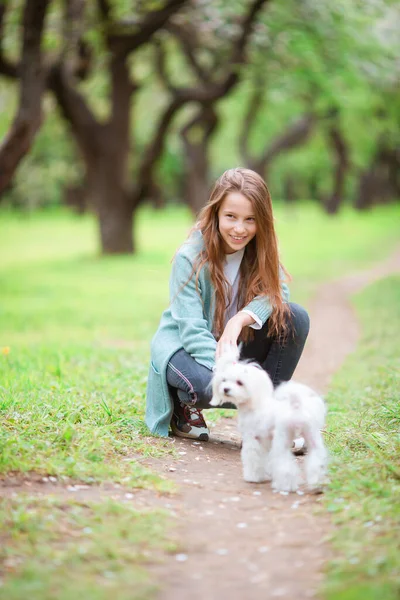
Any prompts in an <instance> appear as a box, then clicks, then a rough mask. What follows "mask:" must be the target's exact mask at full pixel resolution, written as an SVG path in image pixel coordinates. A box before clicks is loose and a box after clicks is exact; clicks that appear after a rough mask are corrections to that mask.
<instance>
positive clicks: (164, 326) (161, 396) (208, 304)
mask: <svg viewBox="0 0 400 600" xmlns="http://www.w3.org/2000/svg"><path fill="white" fill-rule="evenodd" d="M203 247H204V243H203V238H202V235H201V233H200V232H197V231H196V232H194V233H193V234H192V235H191V237H190V238H189V239H188V240H187V241H186V242H185V243H184V244H183V246H181V248H180V249H179V250H178V252H177V253H176V255H175V257H174V260H173V265H172V271H171V277H170V306H169V307H168V308H167V310H165V311H164V313H163V315H162V317H161V321H160V325H159V327H158V329H157V332H156V334H155V336H154V337H153V339H152V342H151V361H150V369H149V377H148V383H147V396H146V424H147V426H148V428H149V429H150V431H151V432H152V433H154V434H155V435H160V436H163V437H167V436H168V429H169V423H170V420H171V416H172V411H173V400H172V398H171V396H170V393H169V389H168V384H167V366H168V362H169V360H170V358H171V356H172V355H173V354H175V352H177V351H178V350H180V349H181V348H184V349H185V350H186V352H188V353H189V354H190V355H191V356H193V358H194V359H195V360H196V361H197V362H198V363H200V364H201V365H204V366H205V367H208V368H209V369H212V368H213V366H214V362H215V349H216V346H217V342H216V340H215V338H214V336H213V334H212V327H213V317H214V287H213V286H212V284H211V280H210V275H209V270H208V266H207V264H206V265H205V266H204V267H203V268H202V269H201V271H200V274H199V279H198V288H199V292H200V295H199V293H198V292H197V290H196V281H195V276H194V275H193V276H192V277H190V276H191V275H192V273H193V265H194V263H195V261H196V259H197V258H198V256H199V253H200V252H201V251H202V249H203ZM189 278H190V279H189ZM200 296H201V297H200ZM282 297H283V299H284V300H285V301H286V302H287V301H288V300H289V290H288V288H287V285H286V284H285V283H284V282H283V281H282ZM245 308H246V309H248V310H251V311H252V312H253V313H254V314H255V315H257V317H258V318H259V319H260V321H261V322H262V323H263V324H264V323H265V322H266V321H267V319H268V317H269V316H270V315H271V312H272V307H271V304H270V302H269V300H268V298H267V297H265V296H258V297H256V298H254V300H252V301H251V302H250V303H249V304H248V305H247V306H246V307H245Z"/></svg>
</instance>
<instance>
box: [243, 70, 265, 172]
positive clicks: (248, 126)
mask: <svg viewBox="0 0 400 600" xmlns="http://www.w3.org/2000/svg"><path fill="white" fill-rule="evenodd" d="M264 92H265V79H264V81H262V80H261V81H260V83H259V84H258V85H256V84H255V85H254V87H253V90H252V94H251V97H250V101H249V103H248V104H247V111H246V114H245V116H244V119H243V120H242V126H241V130H240V134H239V151H240V154H241V156H242V158H243V160H244V163H245V164H247V165H250V164H252V163H254V162H255V159H254V157H252V156H251V152H250V148H249V139H250V132H251V130H252V129H253V127H254V123H255V120H256V118H257V116H258V113H259V112H260V108H261V106H262V102H263V98H264Z"/></svg>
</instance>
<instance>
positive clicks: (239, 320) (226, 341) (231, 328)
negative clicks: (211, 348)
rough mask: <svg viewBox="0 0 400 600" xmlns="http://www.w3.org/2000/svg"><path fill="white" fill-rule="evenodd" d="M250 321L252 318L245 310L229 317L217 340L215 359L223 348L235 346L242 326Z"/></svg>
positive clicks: (251, 321) (221, 352)
mask: <svg viewBox="0 0 400 600" xmlns="http://www.w3.org/2000/svg"><path fill="white" fill-rule="evenodd" d="M252 323H254V319H253V318H252V317H251V316H250V315H249V314H247V313H245V312H238V313H237V314H236V315H235V316H234V317H232V318H231V319H229V321H228V322H227V324H226V325H225V329H224V332H223V334H222V335H221V337H220V338H219V340H218V343H217V349H216V351H215V359H216V360H218V358H220V356H221V355H222V354H223V353H224V350H226V349H227V348H228V349H229V347H230V346H237V341H238V338H239V335H240V334H241V331H242V329H243V327H246V325H251V324H252Z"/></svg>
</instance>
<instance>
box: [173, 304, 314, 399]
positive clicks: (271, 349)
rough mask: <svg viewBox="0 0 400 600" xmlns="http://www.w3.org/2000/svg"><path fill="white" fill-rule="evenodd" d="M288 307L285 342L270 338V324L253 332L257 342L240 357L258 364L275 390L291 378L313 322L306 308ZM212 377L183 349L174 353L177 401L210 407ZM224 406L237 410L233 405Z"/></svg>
mask: <svg viewBox="0 0 400 600" xmlns="http://www.w3.org/2000/svg"><path fill="white" fill-rule="evenodd" d="M289 306H290V310H291V318H290V319H289V320H288V329H289V331H288V335H287V337H286V338H285V340H284V341H282V339H280V338H279V337H270V336H268V332H267V330H268V322H267V323H266V324H265V325H264V327H262V328H261V329H258V330H254V339H252V340H251V341H249V342H247V343H245V344H243V346H242V349H241V358H245V359H252V360H255V361H257V362H258V363H259V364H260V365H261V366H262V368H263V369H265V371H266V372H267V373H268V375H269V376H270V377H271V380H272V383H273V384H274V386H275V387H276V386H277V385H278V384H279V383H281V382H282V381H289V379H291V377H292V375H293V373H294V370H295V368H296V366H297V363H298V362H299V359H300V356H301V354H302V352H303V348H304V344H305V343H306V339H307V335H308V331H309V329H310V320H309V317H308V314H307V312H306V311H305V310H304V308H302V307H301V306H299V305H298V304H293V303H290V304H289ZM212 376H213V372H212V371H211V370H210V369H208V368H207V367H204V366H203V365H200V364H199V363H198V362H197V361H196V360H195V359H194V358H192V356H190V354H188V353H187V352H186V350H184V349H183V348H181V349H180V350H178V351H177V352H175V354H174V355H173V356H172V357H171V359H170V361H169V363H168V368H167V382H168V384H169V387H170V390H171V393H172V396H173V397H174V400H175V401H176V400H177V399H179V400H180V401H181V402H183V403H185V404H189V405H191V406H196V408H200V409H203V408H211V407H210V400H211V397H212V390H211V385H210V383H211V379H212ZM224 406H225V405H224ZM225 407H226V408H228V407H229V408H234V406H233V405H229V406H228V405H226V406H225Z"/></svg>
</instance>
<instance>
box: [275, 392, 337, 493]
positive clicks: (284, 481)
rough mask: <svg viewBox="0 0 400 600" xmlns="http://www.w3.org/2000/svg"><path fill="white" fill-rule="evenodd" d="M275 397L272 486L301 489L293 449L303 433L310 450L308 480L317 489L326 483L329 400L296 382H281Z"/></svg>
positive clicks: (282, 488)
mask: <svg viewBox="0 0 400 600" xmlns="http://www.w3.org/2000/svg"><path fill="white" fill-rule="evenodd" d="M274 398H275V402H276V404H275V427H274V439H273V443H272V448H271V463H272V465H273V467H272V476H273V482H272V485H273V487H274V488H275V489H277V490H279V491H287V492H294V491H296V490H297V488H298V486H299V484H300V482H301V476H300V470H299V466H298V463H297V462H296V460H295V458H294V456H293V453H292V451H291V448H292V440H293V439H294V438H295V437H298V436H302V437H303V438H304V439H305V443H306V446H307V449H308V452H307V455H306V457H305V460H304V469H305V478H306V483H307V486H308V487H309V488H310V489H314V488H316V487H318V486H320V485H321V484H322V483H323V480H324V477H325V474H326V465H327V452H326V449H325V446H324V442H323V439H322V434H321V429H322V428H323V427H324V424H325V416H326V407H325V403H324V401H323V399H322V398H321V397H320V396H318V394H317V393H316V392H314V391H313V390H312V389H311V388H309V387H308V386H306V385H303V384H302V383H297V382H296V381H288V382H286V383H281V385H279V386H278V387H277V388H276V390H275V393H274Z"/></svg>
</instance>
